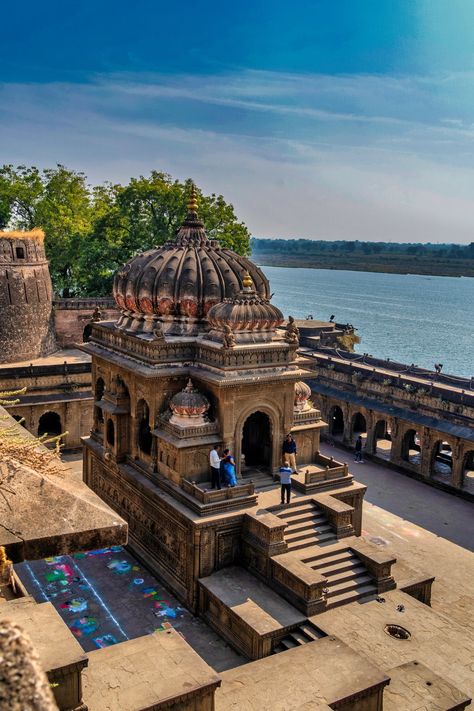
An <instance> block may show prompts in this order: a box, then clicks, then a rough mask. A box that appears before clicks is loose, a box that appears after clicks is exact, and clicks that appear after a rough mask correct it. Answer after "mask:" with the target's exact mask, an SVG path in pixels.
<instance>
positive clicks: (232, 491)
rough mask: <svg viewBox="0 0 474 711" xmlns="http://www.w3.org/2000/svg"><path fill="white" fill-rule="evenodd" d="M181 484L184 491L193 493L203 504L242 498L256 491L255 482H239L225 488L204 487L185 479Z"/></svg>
mask: <svg viewBox="0 0 474 711" xmlns="http://www.w3.org/2000/svg"><path fill="white" fill-rule="evenodd" d="M181 485H182V488H183V491H185V492H186V493H188V494H191V496H194V498H196V499H197V500H198V501H200V502H201V503H203V504H212V503H213V502H218V501H229V500H230V499H240V498H242V497H243V496H244V497H245V496H252V495H253V494H254V493H255V486H254V484H237V486H229V487H225V488H224V489H204V488H202V487H200V486H199V485H198V484H194V483H193V482H192V481H188V480H187V479H183V480H182V483H181Z"/></svg>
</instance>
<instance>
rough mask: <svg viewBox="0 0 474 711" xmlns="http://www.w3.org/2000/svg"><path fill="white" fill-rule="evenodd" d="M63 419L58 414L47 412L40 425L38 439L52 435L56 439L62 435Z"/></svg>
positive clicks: (42, 416) (40, 420)
mask: <svg viewBox="0 0 474 711" xmlns="http://www.w3.org/2000/svg"><path fill="white" fill-rule="evenodd" d="M62 431H63V430H62V427H61V418H60V417H59V415H58V413H57V412H45V413H44V415H41V417H40V419H39V423H38V437H41V436H42V435H46V434H47V435H50V436H51V437H56V436H57V435H60V434H62Z"/></svg>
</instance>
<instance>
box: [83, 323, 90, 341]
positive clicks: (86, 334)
mask: <svg viewBox="0 0 474 711" xmlns="http://www.w3.org/2000/svg"><path fill="white" fill-rule="evenodd" d="M91 335H92V324H91V323H86V325H85V326H84V330H83V332H82V342H83V343H88V342H89V339H90V337H91Z"/></svg>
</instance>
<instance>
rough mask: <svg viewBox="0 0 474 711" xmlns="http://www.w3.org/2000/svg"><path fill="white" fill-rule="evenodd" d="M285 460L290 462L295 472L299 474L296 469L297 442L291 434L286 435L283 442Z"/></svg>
mask: <svg viewBox="0 0 474 711" xmlns="http://www.w3.org/2000/svg"><path fill="white" fill-rule="evenodd" d="M283 461H284V462H288V464H289V465H290V467H291V468H292V470H293V474H298V470H297V469H296V442H295V440H294V439H293V437H292V436H291V435H290V434H287V435H286V438H285V441H284V442H283Z"/></svg>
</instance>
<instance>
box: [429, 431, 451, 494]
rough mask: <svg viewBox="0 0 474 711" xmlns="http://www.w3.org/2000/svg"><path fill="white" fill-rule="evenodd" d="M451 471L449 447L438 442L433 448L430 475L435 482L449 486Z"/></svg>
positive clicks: (446, 443)
mask: <svg viewBox="0 0 474 711" xmlns="http://www.w3.org/2000/svg"><path fill="white" fill-rule="evenodd" d="M452 471H453V452H452V449H451V445H450V444H449V443H448V442H443V441H442V440H438V441H437V442H436V444H435V446H434V447H433V454H432V457H431V472H430V475H431V477H432V479H435V480H436V481H441V482H444V483H445V484H450V483H451V474H452Z"/></svg>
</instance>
